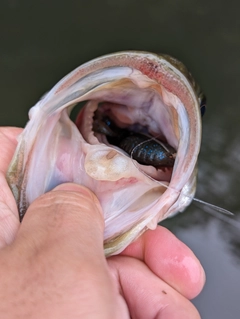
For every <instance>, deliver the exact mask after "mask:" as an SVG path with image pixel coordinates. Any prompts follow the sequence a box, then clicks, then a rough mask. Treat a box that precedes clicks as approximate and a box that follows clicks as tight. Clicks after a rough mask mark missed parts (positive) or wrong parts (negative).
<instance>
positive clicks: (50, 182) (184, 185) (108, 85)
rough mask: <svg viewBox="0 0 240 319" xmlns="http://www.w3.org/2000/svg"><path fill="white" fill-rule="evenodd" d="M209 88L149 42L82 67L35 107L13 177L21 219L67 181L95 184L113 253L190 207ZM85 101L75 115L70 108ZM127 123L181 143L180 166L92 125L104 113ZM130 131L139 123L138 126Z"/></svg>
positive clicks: (118, 122) (177, 159)
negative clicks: (159, 163) (135, 152)
mask: <svg viewBox="0 0 240 319" xmlns="http://www.w3.org/2000/svg"><path fill="white" fill-rule="evenodd" d="M200 94H201V91H200V89H199V87H198V85H197V84H196V82H195V81H194V80H193V78H192V76H191V74H190V73H189V72H188V71H187V69H186V68H185V67H184V66H183V64H182V63H181V62H179V61H178V60H176V59H174V58H172V57H169V56H167V55H155V54H152V53H148V52H119V53H114V54H109V55H106V56H103V57H100V58H97V59H94V60H92V61H90V62H88V63H85V64H83V65H82V66H80V67H78V68H77V69H75V70H74V71H72V72H71V73H70V74H68V75H67V76H66V77H64V78H63V79H62V80H61V81H60V82H59V83H57V84H56V85H55V86H54V87H53V89H52V90H51V91H49V92H48V93H47V94H46V95H45V96H44V97H43V98H42V99H41V100H40V101H39V102H38V103H37V104H36V105H35V106H33V107H32V108H31V109H30V111H29V122H28V123H27V125H26V127H25V129H24V131H23V132H22V134H21V135H20V137H19V142H18V146H17V149H16V152H15V155H14V157H13V159H12V162H11V164H10V166H9V169H8V173H7V179H8V183H9V185H10V187H11V189H12V191H13V194H14V196H15V199H16V201H17V204H18V208H19V213H20V219H21V218H22V217H23V216H24V214H25V212H26V210H27V208H28V206H29V205H30V204H31V203H32V202H33V201H34V200H35V199H36V198H37V197H39V196H41V195H42V194H44V193H46V192H48V191H50V190H51V189H53V188H54V187H56V186H57V185H59V184H61V183H65V182H74V183H78V184H82V185H84V186H86V187H88V188H90V189H91V190H92V191H93V192H94V193H95V194H96V196H97V197H98V198H99V201H100V203H101V206H102V208H103V214H104V219H105V231H104V249H105V254H106V255H113V254H117V253H119V252H120V251H122V250H123V249H124V248H125V247H126V246H127V245H128V244H129V243H131V242H132V241H133V240H134V239H136V238H137V237H138V236H139V235H140V234H141V233H142V232H144V231H145V230H146V229H154V228H155V227H156V226H157V224H158V222H159V221H161V220H163V219H165V218H167V217H168V216H171V215H173V214H174V213H176V212H179V211H183V210H184V209H185V208H186V207H187V206H188V205H189V204H190V202H191V200H192V198H193V196H194V193H195V188H196V173H197V158H198V153H199V150H200V143H201V112H200V98H199V96H200ZM83 101H85V103H84V106H83V108H82V109H81V111H80V113H79V115H78V117H77V119H76V121H75V122H73V121H72V120H71V119H70V114H71V111H72V109H73V108H74V107H75V106H76V105H77V104H78V103H80V102H83ZM97 112H98V114H100V115H101V116H108V117H109V118H111V120H112V121H113V122H114V124H115V125H116V126H117V127H118V129H120V130H128V131H129V132H137V131H139V130H144V132H147V135H148V136H150V139H151V138H153V139H158V140H162V141H165V142H167V143H168V145H170V146H171V147H172V148H173V149H175V150H176V154H175V160H174V165H173V167H170V168H161V167H160V168H159V167H154V166H151V165H142V164H140V163H139V162H138V161H137V160H135V159H133V158H132V156H131V154H127V153H126V152H125V151H124V150H122V149H121V148H120V147H119V146H118V145H112V144H111V143H110V142H109V140H108V138H107V136H106V135H105V134H102V133H101V132H100V133H99V132H95V131H94V130H93V122H94V117H96V114H97ZM131 134H132V133H131Z"/></svg>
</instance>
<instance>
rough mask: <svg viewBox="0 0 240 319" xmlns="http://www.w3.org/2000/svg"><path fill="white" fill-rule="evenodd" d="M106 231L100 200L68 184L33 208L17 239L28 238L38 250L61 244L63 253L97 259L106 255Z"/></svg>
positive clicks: (85, 189) (26, 216)
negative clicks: (104, 233) (97, 256)
mask: <svg viewBox="0 0 240 319" xmlns="http://www.w3.org/2000/svg"><path fill="white" fill-rule="evenodd" d="M103 231H104V219H103V213H102V210H101V206H100V204H99V201H98V199H97V197H96V196H95V195H94V194H93V193H92V192H91V191H90V190H89V189H87V188H85V187H83V186H81V185H77V184H70V183H68V184H62V185H59V186H57V187H56V188H55V189H54V190H52V191H50V192H48V193H46V194H44V195H43V196H41V197H39V198H38V199H36V200H35V201H34V202H33V203H32V204H31V205H30V207H29V208H28V210H27V212H26V214H25V216H24V219H23V222H22V225H21V227H20V230H19V233H18V236H17V238H16V239H19V237H21V236H24V238H25V239H27V241H28V244H29V243H32V245H33V246H34V247H38V248H40V247H39V245H45V244H47V245H48V246H50V245H56V244H57V245H61V253H64V254H72V253H73V251H75V252H76V251H78V252H79V253H81V254H86V255H89V254H92V255H95V257H96V254H102V255H103ZM89 247H91V249H89ZM85 257H86V256H85ZM89 257H90V256H89Z"/></svg>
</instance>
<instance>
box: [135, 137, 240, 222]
mask: <svg viewBox="0 0 240 319" xmlns="http://www.w3.org/2000/svg"><path fill="white" fill-rule="evenodd" d="M147 136H148V137H149V139H148V140H146V141H143V142H141V143H139V144H137V145H136V146H134V148H133V149H132V151H131V154H130V157H131V160H132V163H133V164H134V166H135V167H136V168H137V169H138V170H139V171H140V172H141V173H142V174H143V175H145V176H146V177H148V178H149V179H151V180H152V181H153V182H156V183H158V184H160V185H161V186H163V187H165V188H167V189H170V190H173V191H174V192H176V193H178V194H179V195H181V191H179V190H176V189H175V188H173V187H170V186H168V185H166V184H165V183H164V182H161V181H158V180H156V179H154V178H153V177H151V176H150V175H148V174H147V173H146V172H144V171H143V170H142V169H141V168H140V167H138V166H137V164H136V162H137V161H135V160H134V159H133V152H134V150H135V149H136V148H137V147H139V146H141V145H143V144H144V143H147V142H150V141H152V140H153V141H156V142H157V143H159V144H160V145H161V146H162V147H164V148H165V150H166V151H168V149H167V148H166V147H165V145H164V144H163V143H161V142H160V141H159V140H157V137H158V136H156V137H152V136H151V137H150V136H149V135H147ZM182 195H183V196H185V197H186V198H188V199H190V200H191V201H195V202H197V203H200V204H203V205H205V206H207V207H209V208H211V210H214V211H217V212H220V213H222V214H225V215H228V216H233V215H234V214H233V213H232V212H230V211H229V210H227V209H225V208H222V207H219V206H217V205H214V204H210V203H208V202H205V201H204V200H201V199H198V198H196V197H193V198H192V197H190V196H188V195H184V194H182ZM212 215H213V216H214V214H212ZM225 218H227V217H225ZM230 220H231V219H229V221H230ZM229 223H230V222H229ZM230 224H231V223H230Z"/></svg>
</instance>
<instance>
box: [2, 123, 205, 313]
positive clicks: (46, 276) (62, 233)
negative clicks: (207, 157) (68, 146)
mask: <svg viewBox="0 0 240 319" xmlns="http://www.w3.org/2000/svg"><path fill="white" fill-rule="evenodd" d="M19 133H20V129H16V128H2V129H1V130H0V143H1V146H2V150H3V153H2V156H1V160H0V245H1V250H0V264H1V274H2V276H1V278H0V314H1V318H3V319H9V318H16V317H19V318H32V319H38V318H59V319H61V318H96V319H98V318H99V319H100V318H104V319H107V318H111V319H112V318H116V319H118V318H121V319H124V318H130V316H131V318H138V319H141V318H149V319H150V318H162V319H168V318H169V319H174V318H178V319H183V318H184V319H187V318H191V319H197V318H199V315H198V312H197V310H196V309H195V308H194V306H193V305H192V304H191V303H190V301H189V300H188V299H190V298H193V297H195V296H196V295H197V294H198V293H199V292H200V290H201V289H202V287H203V284H204V281H205V276H204V272H203V269H202V267H201V265H200V263H199V261H198V260H197V259H196V257H195V256H194V255H193V253H192V252H191V251H190V250H189V249H188V248H187V247H186V246H185V245H184V244H183V243H181V242H180V241H179V240H178V239H177V238H176V237H175V236H174V235H173V234H171V233H170V232H169V231H168V230H166V229H165V228H163V227H158V228H157V229H156V230H155V231H147V232H145V233H144V234H143V235H142V236H141V237H140V238H139V239H138V240H136V241H135V242H134V243H132V244H131V245H130V246H129V247H128V248H127V249H126V250H125V251H124V252H122V253H121V254H120V255H118V256H113V257H110V258H108V259H107V261H106V259H105V257H104V252H103V247H102V243H103V229H104V221H103V217H102V214H101V207H100V205H99V203H98V200H97V198H96V197H95V196H94V195H93V194H92V193H91V192H90V191H89V190H88V189H86V188H84V187H82V186H79V185H74V184H64V185H60V186H58V187H57V188H56V189H55V190H53V191H51V192H49V193H47V194H45V195H43V196H41V197H40V198H39V199H37V200H36V201H35V202H34V203H33V204H32V205H31V206H30V207H29V209H28V211H27V213H26V215H25V217H24V219H23V222H22V224H21V225H20V224H19V221H18V212H17V208H16V204H15V201H14V199H13V196H12V194H11V191H10V190H9V188H8V185H7V183H6V180H5V173H6V169H7V167H8V165H9V162H10V159H11V157H12V155H13V152H14V149H15V147H16V139H15V138H16V136H17V135H18V134H19Z"/></svg>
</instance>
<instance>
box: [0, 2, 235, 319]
mask: <svg viewBox="0 0 240 319" xmlns="http://www.w3.org/2000/svg"><path fill="white" fill-rule="evenodd" d="M239 10H240V2H239V1H237V0H230V1H218V2H214V1H212V2H211V1H209V0H202V1H197V0H176V1H173V0H168V1H153V0H148V1H143V0H109V1H96V0H88V1H80V0H78V1H73V0H68V1H61V0H58V1H57V0H52V1H43V0H42V1H40V0H38V1H30V0H29V1H27V0H1V2H0V102H1V104H0V125H15V126H24V125H25V123H26V121H27V112H28V109H29V108H30V107H31V106H32V105H34V104H35V103H36V101H37V100H38V99H39V98H40V97H41V95H43V94H44V93H45V92H46V91H48V90H49V89H50V88H51V87H52V86H53V85H54V84H55V83H56V82H57V81H58V80H59V79H61V78H62V77H63V76H64V75H65V74H67V73H68V72H69V71H71V70H72V69H74V68H75V67H77V66H78V65H80V64H82V63H83V62H86V61H88V60H90V59H92V58H94V57H97V56H99V55H102V54H105V53H110V52H115V51H121V50H130V49H131V50H147V51H153V52H163V53H168V54H171V55H174V56H176V57H178V58H179V59H180V60H182V61H183V62H184V63H185V64H186V65H187V66H188V68H189V69H190V70H191V71H192V73H193V74H194V76H195V78H196V79H197V80H198V82H199V83H200V84H201V86H202V88H203V89H204V91H205V93H206V95H207V98H208V108H207V112H206V114H205V116H204V119H203V140H202V149H201V154H200V157H199V181H198V190H197V194H196V196H197V197H198V198H200V199H203V200H205V201H208V202H210V203H213V204H216V205H219V206H221V207H225V208H227V209H229V210H231V211H232V212H234V213H235V216H234V217H233V218H231V217H226V216H223V215H221V214H219V213H216V212H214V211H212V210H210V209H209V208H207V207H205V206H203V205H196V204H192V205H191V206H190V207H189V208H188V209H187V211H186V212H185V213H184V214H180V215H178V216H177V217H175V218H173V219H171V220H168V221H166V222H165V223H164V224H165V225H166V226H167V227H169V228H170V229H171V230H172V231H173V232H174V233H175V234H176V235H177V236H178V237H179V238H180V239H181V240H183V241H184V242H185V243H186V244H187V245H188V246H190V247H191V249H192V250H193V251H194V252H195V254H196V255H197V256H198V257H199V259H200V260H201V262H202V264H203V266H204V268H205V270H206V275H207V283H206V286H205V288H204V290H203V292H202V293H201V294H200V296H199V297H197V298H196V299H195V300H194V304H195V305H196V307H197V308H198V309H199V311H200V313H201V315H202V318H204V319H215V318H217V319H225V318H228V319H237V318H239V313H240V302H239V300H240V299H239V294H240V189H239V184H240V129H239V126H240V85H239V84H240V81H239V78H240V19H239Z"/></svg>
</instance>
